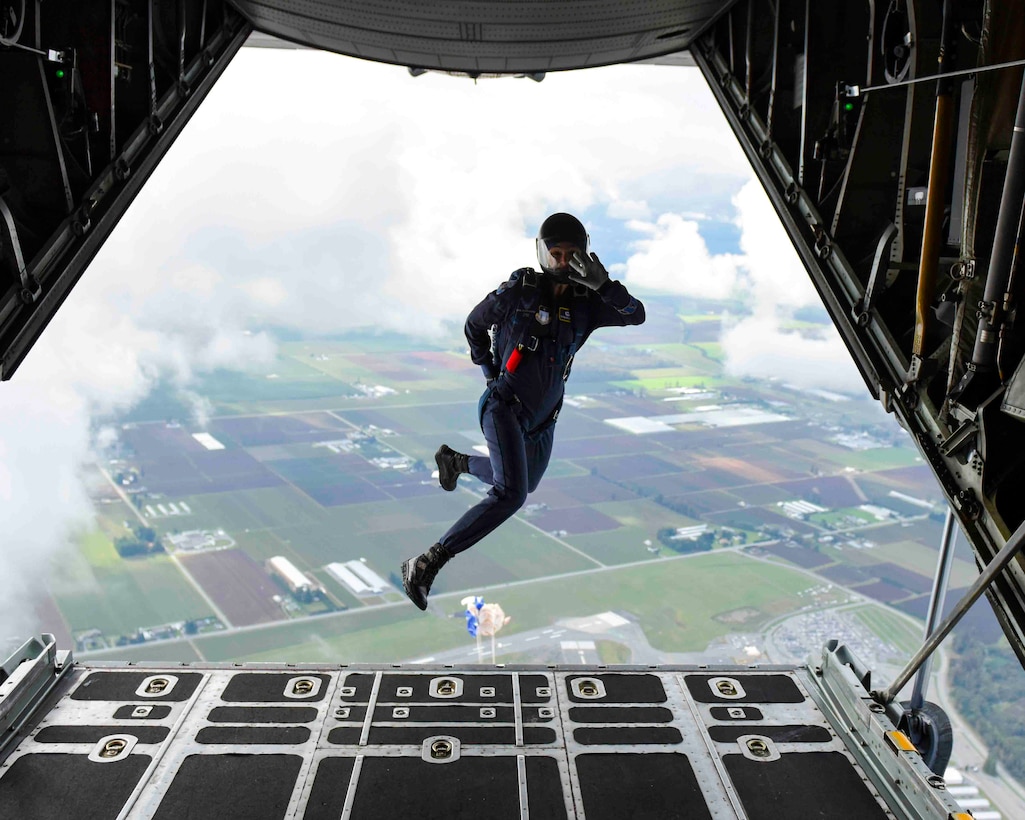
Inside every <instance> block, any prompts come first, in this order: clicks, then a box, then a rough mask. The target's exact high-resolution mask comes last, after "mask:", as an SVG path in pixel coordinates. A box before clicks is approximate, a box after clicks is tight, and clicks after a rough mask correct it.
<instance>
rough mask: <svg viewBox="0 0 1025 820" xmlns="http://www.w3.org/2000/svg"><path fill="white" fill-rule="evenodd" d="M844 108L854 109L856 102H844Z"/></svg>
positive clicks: (847, 109) (846, 109) (845, 109)
mask: <svg viewBox="0 0 1025 820" xmlns="http://www.w3.org/2000/svg"><path fill="white" fill-rule="evenodd" d="M843 110H844V111H853V110H854V103H851V102H849V103H846V104H844V107H843Z"/></svg>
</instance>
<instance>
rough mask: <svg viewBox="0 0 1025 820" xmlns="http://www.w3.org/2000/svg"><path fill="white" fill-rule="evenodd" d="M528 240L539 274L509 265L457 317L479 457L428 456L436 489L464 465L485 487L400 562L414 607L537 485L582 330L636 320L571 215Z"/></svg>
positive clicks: (451, 482) (640, 308)
mask: <svg viewBox="0 0 1025 820" xmlns="http://www.w3.org/2000/svg"><path fill="white" fill-rule="evenodd" d="M536 244H537V260H538V263H539V264H540V265H541V271H542V272H541V273H538V272H536V271H534V270H533V269H531V268H521V269H519V270H517V271H515V272H514V273H513V274H512V275H511V276H510V277H509V279H508V281H506V282H504V283H502V284H501V285H500V286H499V287H498V289H497V290H494V291H492V292H491V293H489V294H488V295H487V296H485V297H484V300H483V301H482V302H481V303H480V304H479V305H477V307H475V308H474V309H473V310H472V311H471V312H470V315H469V316H468V317H467V319H466V326H465V328H464V331H465V333H466V340H467V341H468V342H469V344H470V359H471V360H472V361H473V363H474V364H478V365H480V366H481V369H482V370H483V371H484V377H485V378H486V379H487V388H486V389H485V391H484V394H483V395H482V396H481V398H480V402H479V403H478V417H479V420H480V425H481V430H482V431H483V433H484V439H485V441H486V442H487V445H488V456H486V457H485V456H477V455H467V454H465V453H457V452H456V451H455V450H453V449H451V448H450V447H449V446H448V445H446V444H442V445H441V447H440V449H439V450H438V452H437V453H436V454H435V457H434V458H435V461H437V463H438V480H439V482H440V484H441V486H442V488H443V489H445V490H448V491H451V490H454V489H455V488H456V483H457V481H458V479H459V476H460V475H461V474H463V473H469V474H471V475H473V476H475V477H476V478H478V479H480V480H481V481H483V482H484V483H485V484H490V485H491V490H490V491H489V492H488V494H487V496H485V497H484V499H483V500H482V501H480V503H478V504H477V505H476V506H474V507H472V508H471V509H469V510H468V511H467V512H466V513H465V514H464V515H463V516H462V517H461V518H460V519H459V520H458V521H456V523H455V524H453V525H452V527H451V528H450V529H449V530H448V532H446V533H445V534H444V535H443V536H442V537H441V540H439V541H438V543H436V544H435V545H434V546H432V547H431V548H430V549H428V550H427V552H425V553H423V554H422V555H419V556H415V557H413V558H410V559H409V560H407V561H404V562H403V564H402V586H403V588H404V589H405V591H406V595H408V596H409V599H410V600H411V601H412V602H413V603H414V604H416V605H417V606H418V607H419V608H420V609H427V595H428V593H430V591H431V584H432V583H433V582H434V579H435V576H436V575H437V574H438V570H440V569H441V568H442V567H443V566H444V565H445V564H446V563H448V561H449V560H450V559H451V558H452V557H453V556H455V555H457V554H458V553H460V552H462V551H463V550H467V549H469V548H470V547H472V546H473V545H474V544H476V543H477V542H478V541H480V540H481V539H482V538H483V537H484V536H486V535H487V534H488V533H490V532H491V531H492V530H494V529H495V528H496V527H498V526H499V525H500V524H501V523H502V522H503V521H505V520H507V519H508V518H510V517H512V515H513V514H514V513H515V512H516V511H517V510H518V509H519V508H520V507H522V506H523V504H524V502H525V501H526V499H527V494H528V493H531V492H533V491H534V490H535V489H536V488H537V485H538V483H539V482H540V481H541V476H543V475H544V473H545V470H546V469H547V467H548V459H549V457H550V456H551V453H552V442H553V439H554V434H555V422H556V420H557V419H558V417H559V410H560V409H561V408H562V399H563V393H564V391H565V383H566V379H568V378H569V372H570V367H571V366H572V364H573V356H574V355H575V354H576V352H577V351H578V350H580V348H581V346H582V345H583V344H584V342H585V341H587V337H588V336H590V335H591V332H592V331H593V330H595V329H596V328H599V327H606V326H610V325H617V326H624V325H639V324H641V323H642V322H643V321H644V305H642V304H641V302H640V301H638V300H637V299H635V298H634V297H632V296H631V295H630V294H629V293H628V292H627V289H626V287H624V285H623V284H622V283H621V282H617V281H615V280H613V279H610V278H609V274H608V271H606V270H605V266H604V265H602V263H601V261H599V259H598V256H597V254H594V253H590V247H589V238H588V235H587V231H586V230H585V229H584V226H583V225H582V224H581V222H580V220H578V219H577V218H576V217H574V216H571V215H570V214H564V213H558V214H553V215H552V216H550V217H548V218H547V219H546V220H545V221H544V222H543V223H542V224H541V228H540V230H539V231H538V234H537V242H536Z"/></svg>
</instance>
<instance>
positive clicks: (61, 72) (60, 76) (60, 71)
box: [57, 68, 64, 80]
mask: <svg viewBox="0 0 1025 820" xmlns="http://www.w3.org/2000/svg"><path fill="white" fill-rule="evenodd" d="M57 79H58V80H63V79H64V69H63V68H58V69H57Z"/></svg>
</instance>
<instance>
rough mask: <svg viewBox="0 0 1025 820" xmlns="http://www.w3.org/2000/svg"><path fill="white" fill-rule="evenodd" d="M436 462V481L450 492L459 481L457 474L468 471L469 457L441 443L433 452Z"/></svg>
mask: <svg viewBox="0 0 1025 820" xmlns="http://www.w3.org/2000/svg"><path fill="white" fill-rule="evenodd" d="M434 460H435V461H436V462H437V464H438V483H440V484H441V489H443V490H448V491H449V492H452V490H454V489H455V488H456V484H458V483H459V476H460V475H462V474H463V473H468V472H470V457H469V456H467V455H465V454H463V453H457V452H456V451H455V450H453V449H452V448H451V447H449V446H448V445H447V444H442V445H441V447H439V448H438V452H436V453H435V454H434Z"/></svg>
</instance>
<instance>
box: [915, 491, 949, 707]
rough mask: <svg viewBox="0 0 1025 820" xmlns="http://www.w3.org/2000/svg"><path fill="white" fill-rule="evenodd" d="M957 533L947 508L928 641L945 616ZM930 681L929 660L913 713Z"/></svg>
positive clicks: (920, 672) (919, 680) (920, 675)
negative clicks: (937, 624) (944, 611)
mask: <svg viewBox="0 0 1025 820" xmlns="http://www.w3.org/2000/svg"><path fill="white" fill-rule="evenodd" d="M956 538H957V532H956V530H955V529H954V511H953V510H951V509H950V507H947V517H946V519H945V520H944V522H943V538H942V540H941V541H940V557H939V559H938V560H937V562H936V577H935V578H933V582H932V595H930V596H929V614H928V615H927V616H926V619H925V637H926V639H928V637H929V636H930V635H932V632H933V630H934V629H935V628H936V622H937V621H939V619H940V617H941V616H942V615H943V604H944V601H945V599H946V597H947V579H948V578H950V565H951V564H953V563H954V541H955V540H956ZM928 680H929V658H926V659H925V661H923V662H922V668H921V669H919V670H918V675H917V676H916V677H915V685H914V688H913V689H912V690H911V711H912V712H917V711H918V710H919V709H921V708H922V704H924V703H925V687H926V684H927V683H928Z"/></svg>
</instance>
